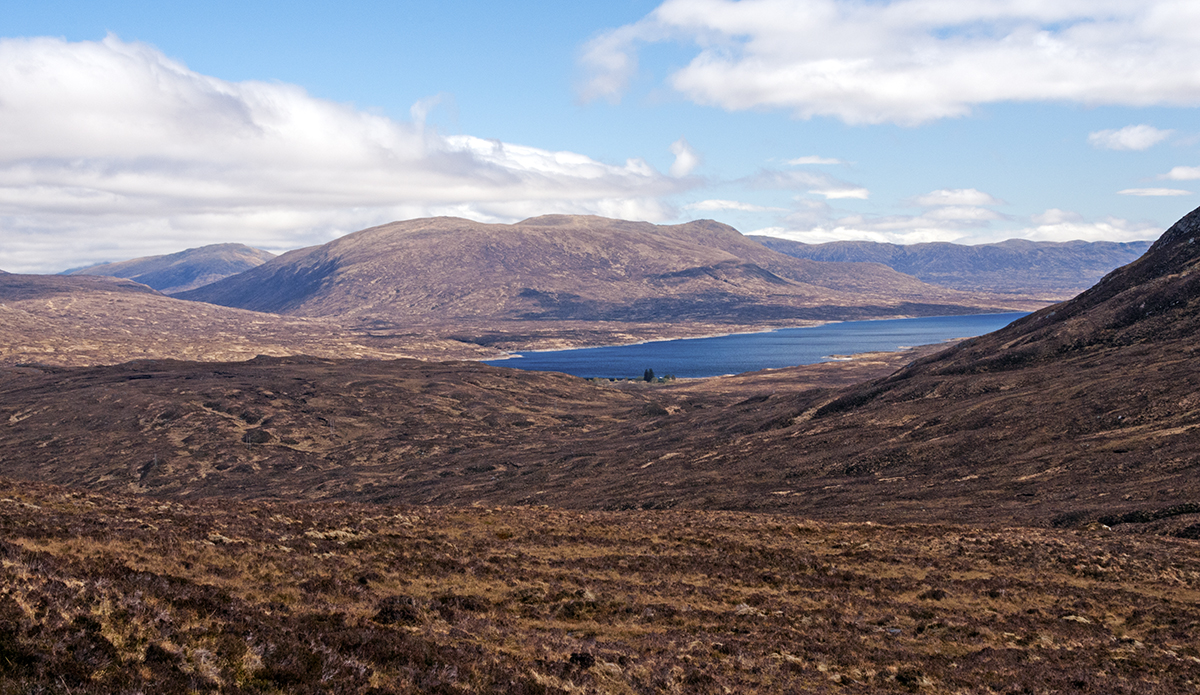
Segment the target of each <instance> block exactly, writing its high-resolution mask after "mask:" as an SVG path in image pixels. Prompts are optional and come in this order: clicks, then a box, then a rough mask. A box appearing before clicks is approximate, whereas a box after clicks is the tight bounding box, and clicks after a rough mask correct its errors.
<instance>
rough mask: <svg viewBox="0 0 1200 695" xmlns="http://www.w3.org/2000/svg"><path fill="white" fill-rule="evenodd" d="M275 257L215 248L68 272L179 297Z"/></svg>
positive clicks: (236, 246)
mask: <svg viewBox="0 0 1200 695" xmlns="http://www.w3.org/2000/svg"><path fill="white" fill-rule="evenodd" d="M274 257H275V254H273V253H268V252H267V251H262V250H260V249H255V248H251V247H249V246H246V245H244V244H213V245H210V246H201V247H199V248H195V249H187V250H185V251H180V252H179V253H172V254H169V255H165V256H147V257H145V258H134V259H132V260H128V261H119V262H116V263H103V264H100V265H93V266H89V267H87V268H79V269H77V270H71V271H68V272H67V273H66V274H67V275H107V276H110V277H118V278H126V279H129V280H133V281H134V282H140V283H142V284H143V285H147V286H149V287H153V288H154V289H156V290H158V291H159V292H162V293H163V294H177V293H179V292H184V291H187V290H191V289H195V288H197V287H202V286H204V285H207V284H209V283H211V282H216V281H217V280H220V279H222V278H227V277H229V276H230V275H236V274H238V273H240V272H242V271H244V270H249V269H250V268H255V267H257V266H260V265H262V264H263V263H265V262H267V261H269V260H270V259H272V258H274Z"/></svg>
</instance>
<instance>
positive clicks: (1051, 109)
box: [0, 0, 1200, 273]
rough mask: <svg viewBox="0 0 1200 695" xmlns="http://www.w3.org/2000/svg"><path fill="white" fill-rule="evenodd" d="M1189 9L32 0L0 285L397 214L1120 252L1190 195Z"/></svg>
mask: <svg viewBox="0 0 1200 695" xmlns="http://www.w3.org/2000/svg"><path fill="white" fill-rule="evenodd" d="M1197 65H1200V2H1195V1H1194V0H892V1H887V0H741V1H740V2H735V1H732V0H667V1H666V2H644V1H639V0H608V1H606V2H603V3H600V2H594V3H593V2H583V3H564V2H561V0H555V1H553V2H551V1H540V0H529V1H525V2H522V1H515V2H504V3H497V2H476V1H467V0H444V1H443V2H440V3H429V2H419V3H418V2H407V1H395V0H393V1H392V2H384V1H382V0H380V1H363V2H354V1H353V0H344V1H343V2H339V3H336V4H334V3H322V2H304V1H303V0H292V1H290V2H286V3H285V2H275V1H273V0H266V1H261V2H252V1H247V0H238V1H237V2H230V1H227V0H205V1H204V2H193V1H192V0H179V1H176V2H172V3H169V4H168V3H160V2H146V1H142V0H125V1H115V0H89V1H88V2H83V1H82V0H79V1H73V2H66V1H62V0H39V2H37V3H8V4H7V5H6V6H5V8H4V11H3V12H2V13H0V269H4V270H6V271H9V272H25V273H51V272H59V271H62V270H65V269H68V268H74V267H80V266H85V265H90V264H94V263H101V262H108V261H116V260H124V259H129V258H134V257H140V256H147V255H156V254H164V253H172V252H175V251H180V250H182V249H185V248H193V247H197V246H202V245H205V244H213V243H224V242H239V243H245V244H249V245H251V246H256V247H259V248H263V249H267V250H269V251H272V252H276V253H280V252H283V251H286V250H289V249H294V248H299V247H303V246H309V245H313V244H320V243H325V242H327V241H330V240H332V239H334V238H337V237H339V236H341V235H344V234H347V233H350V232H353V231H356V230H359V229H363V228H366V227H370V226H373V225H377V224H383V223H386V222H391V221H395V220H404V219H412V218H418V217H428V216H436V215H452V216H459V217H465V218H469V219H472V220H476V221H481V222H498V223H511V222H516V221H519V220H522V219H525V218H528V217H534V216H537V215H543V214H554V213H571V214H594V215H603V216H607V217H616V218H623V219H636V220H646V221H650V222H655V223H663V224H673V223H679V222H685V221H688V220H692V219H700V218H708V219H715V220H718V221H721V222H724V223H727V224H730V225H732V226H734V227H735V228H737V229H738V230H739V231H741V232H743V233H746V234H769V235H773V236H780V237H785V238H789V239H794V240H797V241H804V242H809V243H821V242H826V241H834V240H842V239H864V240H872V241H882V242H892V243H918V242H928V241H953V242H958V243H969V244H973V243H986V242H994V241H1000V240H1003V239H1008V238H1026V239H1033V240H1039V241H1066V240H1071V239H1085V240H1089V241H1100V240H1107V241H1131V240H1136V239H1154V238H1157V237H1158V236H1159V235H1160V234H1161V233H1162V231H1163V230H1164V229H1166V228H1167V227H1168V226H1170V225H1171V224H1172V223H1173V222H1174V221H1175V220H1177V219H1178V218H1180V217H1182V216H1183V215H1184V214H1186V213H1187V212H1189V211H1190V210H1192V209H1193V208H1195V207H1197V206H1198V205H1200V120H1198V119H1197V116H1198V115H1200V110H1198V107H1200V70H1198V69H1197V68H1196V66H1197Z"/></svg>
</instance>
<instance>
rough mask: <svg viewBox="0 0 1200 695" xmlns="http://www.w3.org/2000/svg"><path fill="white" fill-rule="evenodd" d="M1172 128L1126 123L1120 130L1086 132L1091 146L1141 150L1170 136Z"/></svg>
mask: <svg viewBox="0 0 1200 695" xmlns="http://www.w3.org/2000/svg"><path fill="white" fill-rule="evenodd" d="M1173 132H1175V131H1173V130H1159V129H1158V128H1155V127H1154V126H1149V125H1128V126H1125V127H1124V128H1121V129H1120V130H1097V131H1096V132H1094V133H1089V134H1088V142H1089V143H1090V144H1091V145H1092V147H1098V148H1100V149H1104V150H1127V151H1135V152H1141V151H1142V150H1148V149H1150V148H1151V147H1154V146H1155V145H1157V144H1158V143H1160V142H1162V141H1163V140H1166V139H1167V138H1169V137H1171V133H1173Z"/></svg>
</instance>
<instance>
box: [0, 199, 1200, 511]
mask: <svg viewBox="0 0 1200 695" xmlns="http://www.w3.org/2000/svg"><path fill="white" fill-rule="evenodd" d="M1198 227H1200V211H1198V212H1197V213H1193V214H1192V215H1189V216H1188V217H1186V218H1184V219H1183V220H1181V221H1180V222H1179V223H1178V224H1176V225H1175V226H1174V227H1172V229H1171V230H1169V231H1168V232H1167V233H1166V234H1164V235H1163V237H1162V238H1161V239H1160V240H1159V241H1158V242H1157V243H1155V245H1154V246H1153V247H1152V248H1151V249H1150V250H1149V251H1148V252H1147V253H1146V255H1145V256H1143V257H1142V258H1141V259H1139V260H1138V261H1136V262H1134V263H1132V264H1130V265H1129V266H1126V267H1123V268H1121V269H1119V270H1117V271H1114V272H1113V273H1111V274H1110V275H1108V276H1107V277H1106V278H1105V279H1104V280H1102V281H1101V282H1100V283H1099V284H1098V285H1097V286H1096V287H1094V288H1093V289H1091V290H1089V291H1087V292H1084V293H1083V294H1081V295H1080V296H1079V297H1077V298H1075V299H1073V300H1071V301H1069V302H1065V303H1062V304H1058V305H1055V306H1053V307H1049V308H1047V309H1044V310H1042V311H1039V312H1037V313H1035V314H1032V315H1031V316H1029V317H1027V318H1025V319H1022V320H1020V321H1018V322H1016V323H1014V324H1012V326H1010V327H1009V328H1006V329H1004V330H1002V331H999V332H997V333H994V334H990V335H988V336H983V337H980V338H977V339H974V340H970V341H964V342H963V343H960V344H958V345H956V346H955V347H952V348H950V349H948V350H946V351H943V352H940V353H938V354H937V355H934V356H931V357H924V358H918V359H916V360H913V363H912V364H911V365H909V366H907V367H904V368H902V369H900V370H899V371H897V372H896V373H894V374H892V375H890V376H886V377H881V378H877V379H874V380H872V381H868V382H865V383H863V384H861V385H857V386H850V387H835V388H813V386H814V383H815V382H814V380H813V379H810V378H808V377H806V376H805V375H806V374H812V373H813V372H812V371H811V369H813V368H797V369H792V370H777V371H773V372H769V373H767V375H765V376H760V377H755V378H753V379H751V380H749V381H746V382H745V384H744V386H743V387H741V388H733V389H730V388H726V387H724V386H722V384H723V383H727V382H723V381H722V380H707V381H702V382H696V383H689V384H680V385H679V386H677V387H651V388H644V389H616V388H612V387H609V386H606V385H599V384H593V383H590V382H586V381H583V380H579V379H573V378H570V377H566V376H563V375H548V374H531V373H523V372H519V371H516V370H508V369H500V368H493V367H486V366H483V365H478V364H468V363H445V364H438V365H434V364H430V363H422V362H364V361H361V360H359V361H355V360H311V359H309V360H306V359H303V358H286V359H278V358H271V359H268V358H262V359H258V360H253V361H251V362H245V363H240V364H220V365H211V364H193V363H176V362H135V363H130V364H127V365H121V366H114V367H97V368H92V369H83V370H70V369H68V370H58V369H41V370H36V371H35V370H17V371H14V372H8V373H4V376H3V379H2V380H0V423H7V424H3V425H0V427H3V430H2V431H3V437H4V440H5V442H6V446H5V448H4V450H3V451H2V452H0V464H2V465H3V467H4V470H6V471H9V472H10V475H18V476H21V477H29V478H35V479H41V480H52V481H54V482H58V483H62V484H73V485H88V486H91V487H98V488H105V487H107V488H111V489H119V490H128V491H138V492H142V493H146V494H153V495H158V496H164V495H165V496H172V497H176V496H180V495H184V496H197V497H204V496H210V495H218V496H222V497H251V498H253V497H260V496H264V495H266V496H282V497H285V498H293V499H294V498H319V499H328V498H332V499H351V500H359V501H374V502H388V501H393V502H405V503H445V504H472V503H484V504H553V505H557V506H561V507H584V508H660V507H661V508H670V507H681V508H692V509H738V510H745V511H772V512H787V513H793V514H802V515H805V516H809V517H819V518H828V519H860V520H877V521H894V522H912V521H959V522H969V523H981V524H994V523H1022V524H1043V525H1047V524H1064V523H1076V522H1081V521H1086V520H1089V519H1091V520H1096V519H1102V520H1107V521H1111V522H1113V523H1117V522H1119V521H1121V520H1122V519H1127V520H1141V521H1138V522H1136V523H1135V522H1134V521H1129V522H1128V523H1129V524H1134V526H1136V527H1137V528H1145V529H1150V530H1157V531H1161V532H1164V533H1167V532H1169V533H1175V534H1184V535H1187V534H1200V515H1197V514H1196V512H1197V509H1198V508H1196V507H1195V503H1196V502H1197V501H1198V500H1200V476H1197V475H1196V469H1197V467H1198V466H1200V455H1198V454H1197V453H1196V452H1198V451H1200V402H1198V401H1197V400H1196V393H1198V392H1200V375H1198V373H1197V372H1196V370H1195V369H1194V364H1195V357H1196V350H1197V348H1196V347H1195V340H1194V336H1195V335H1196V329H1197V325H1196V324H1197V321H1200V310H1198V307H1200V286H1198V283H1200V280H1197V279H1196V278H1197V277H1200V274H1197V273H1196V272H1195V265H1196V255H1195V254H1196V249H1197V246H1196V245H1195V243H1194V239H1195V237H1196V236H1197V235H1198V234H1197V229H1198ZM264 267H265V266H264ZM64 403H70V404H72V405H71V407H70V408H67V407H64V405H62V404H64ZM4 415H7V416H8V417H7V419H5V418H4V417H3V416H4ZM1189 505H1191V506H1189ZM1139 524H1140V525H1139ZM1145 524H1149V525H1145ZM1126 526H1127V527H1128V528H1133V527H1134V526H1128V525H1127V524H1126Z"/></svg>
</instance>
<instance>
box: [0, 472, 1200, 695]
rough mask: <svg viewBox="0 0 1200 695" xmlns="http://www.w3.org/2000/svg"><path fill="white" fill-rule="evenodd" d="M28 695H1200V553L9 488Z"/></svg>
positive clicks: (1190, 547)
mask: <svg viewBox="0 0 1200 695" xmlns="http://www.w3.org/2000/svg"><path fill="white" fill-rule="evenodd" d="M0 533H2V536H0V587H2V588H0V693H3V694H5V695H7V694H8V693H39V692H41V693H136V692H142V693H148V692H222V693H307V692H312V693H317V692H320V693H330V692H332V693H364V694H365V693H372V694H379V693H418V692H420V693H427V692H440V693H490V692H515V693H521V692H530V693H558V692H563V693H651V692H676V693H709V692H711V693H725V692H755V691H757V692H863V693H866V692H872V693H873V692H931V693H1017V692H1030V693H1040V692H1103V693H1173V692H1195V690H1196V689H1197V687H1198V686H1200V650H1198V645H1197V643H1196V642H1195V639H1194V636H1195V635H1196V634H1200V553H1198V552H1197V550H1198V548H1200V546H1197V544H1196V542H1195V541H1190V540H1182V539H1174V538H1160V537H1143V536H1130V535H1121V534H1116V533H1112V532H1108V531H1105V530H1103V529H1100V530H1084V529H1076V530H1061V529H1027V528H1011V529H988V530H979V529H971V528H964V527H956V526H883V525H873V524H833V523H817V522H807V521H802V520H797V519H795V518H788V517H776V516H768V515H754V514H741V513H719V512H704V513H700V512H679V511H638V512H608V513H601V512H587V513H581V512H575V511H564V510H555V509H548V508H482V507H473V508H436V507H429V508H426V507H384V506H352V505H337V504H298V503H227V502H221V503H215V502H209V503H178V502H162V501H153V500H147V499H136V498H118V497H111V496H100V495H95V494H88V493H84V492H78V491H72V490H67V489H63V488H57V487H51V486H45V485H37V484H29V483H15V482H0Z"/></svg>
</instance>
